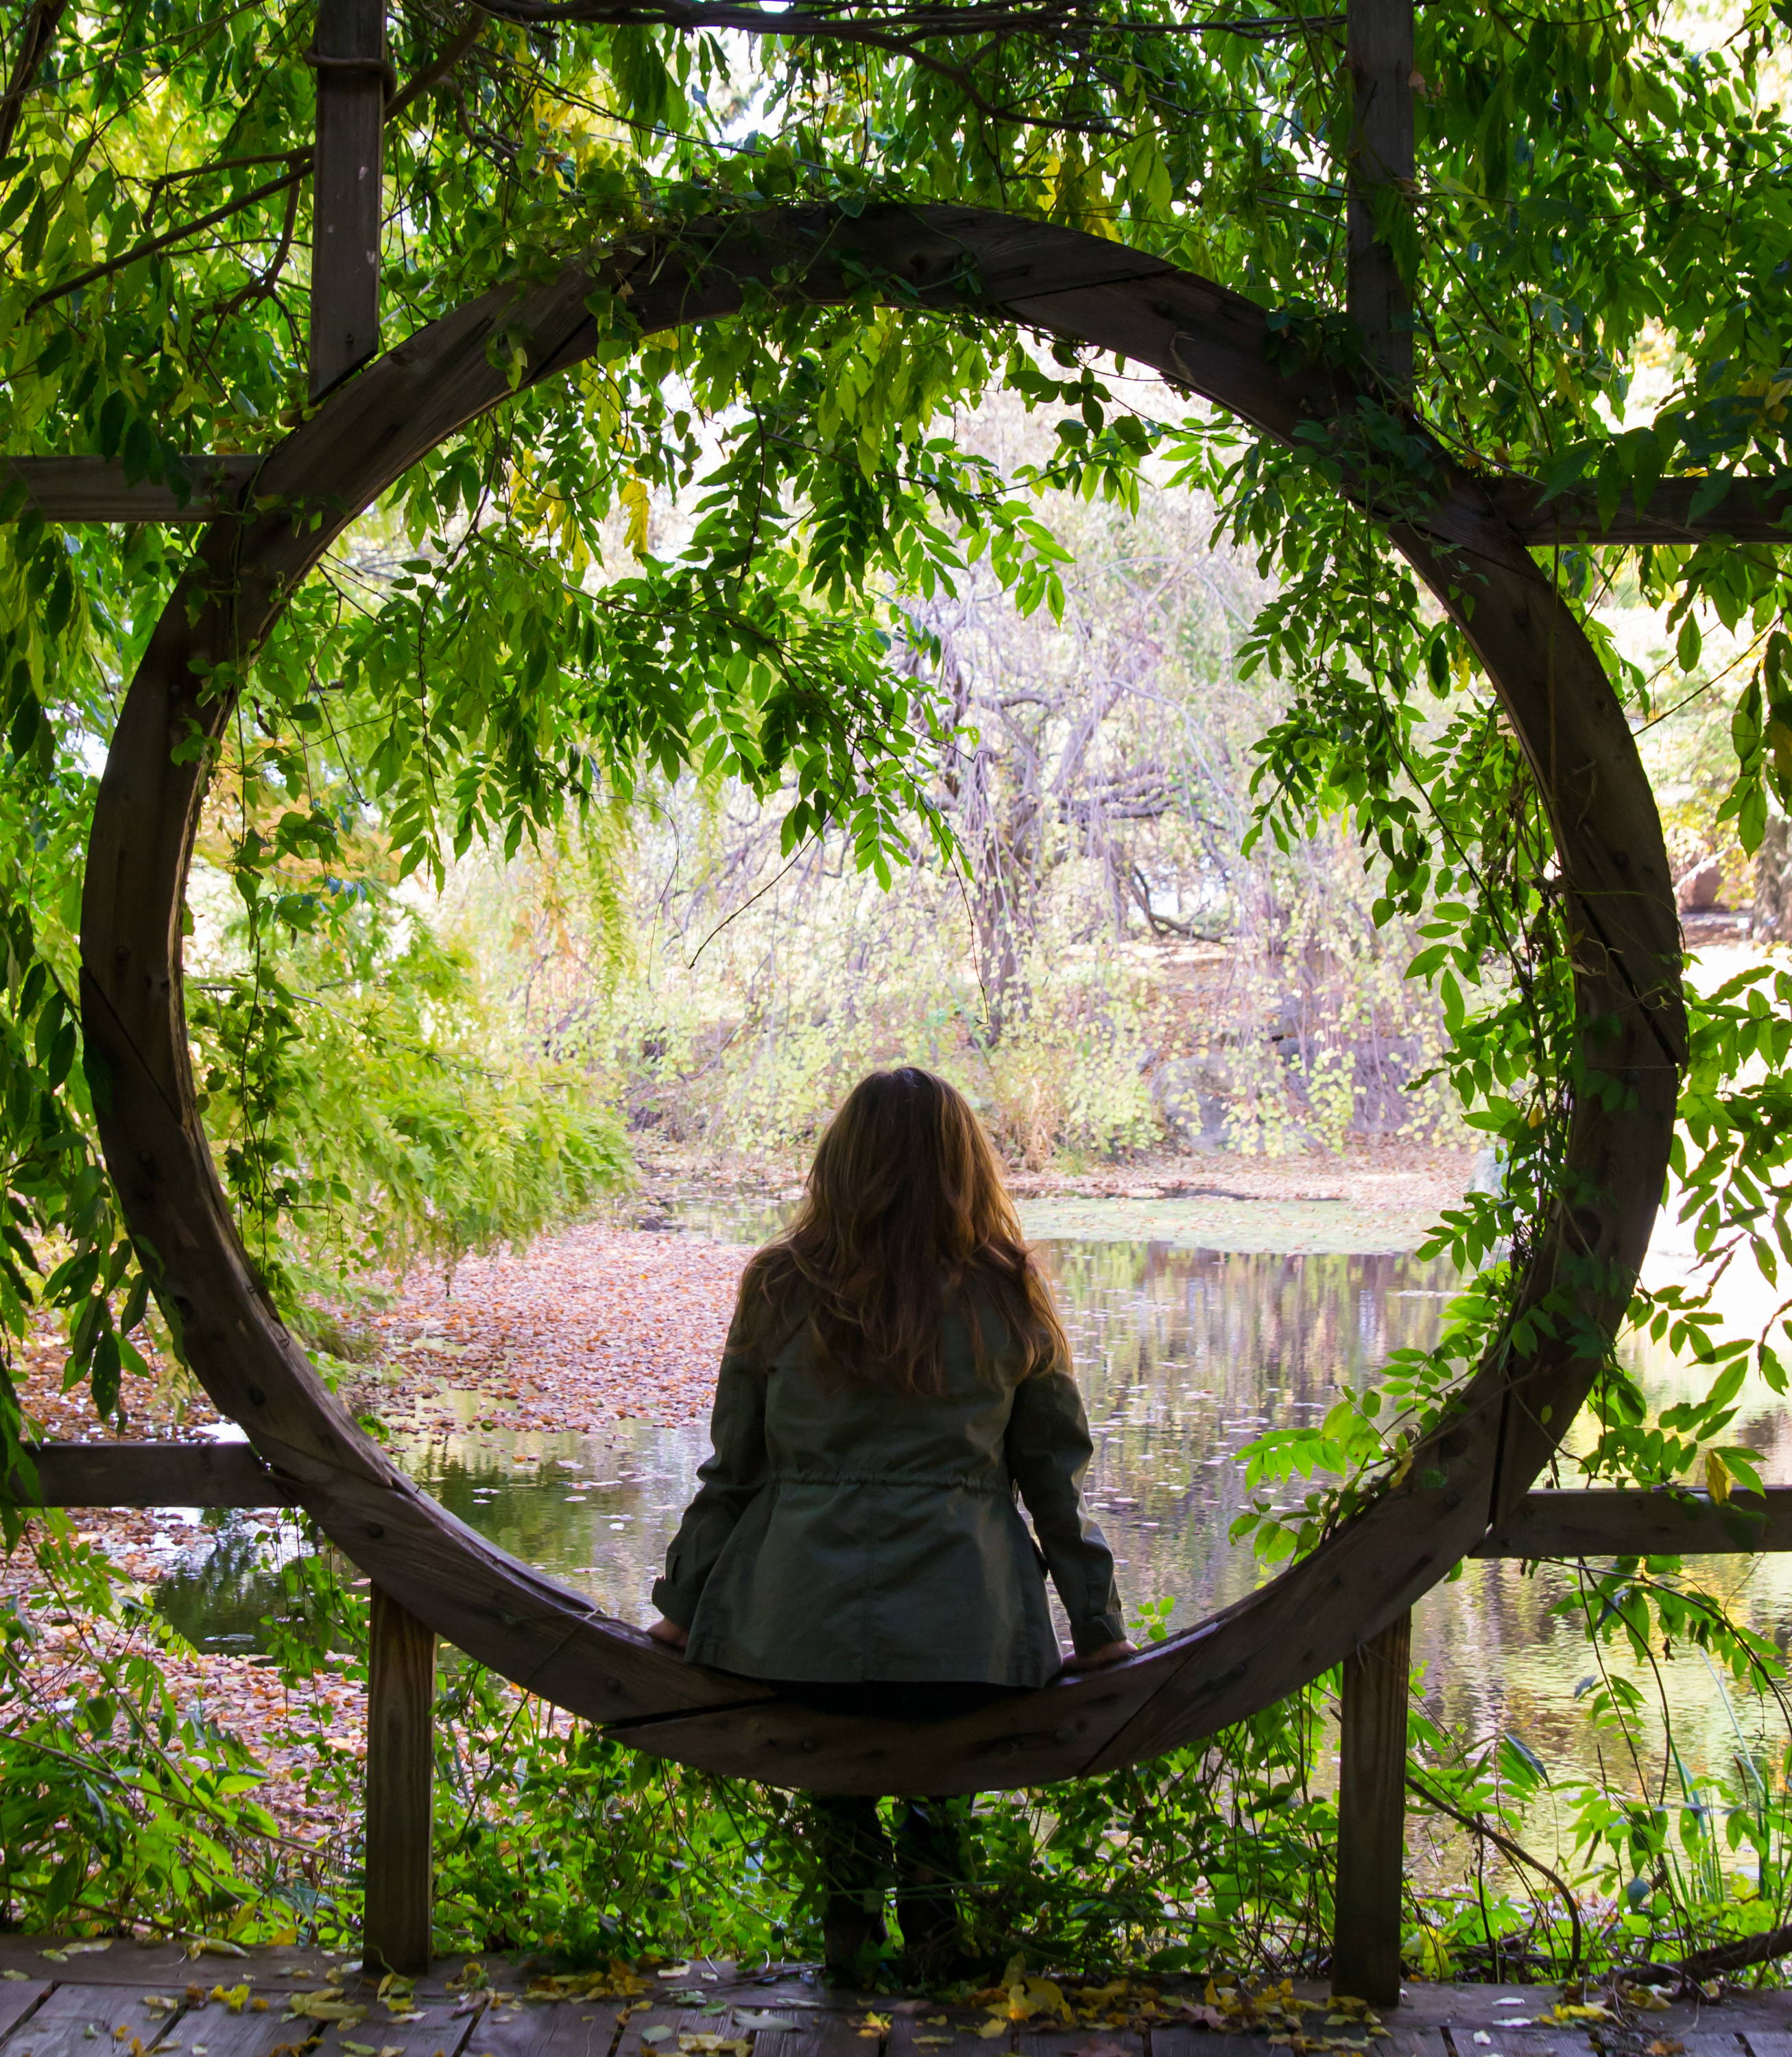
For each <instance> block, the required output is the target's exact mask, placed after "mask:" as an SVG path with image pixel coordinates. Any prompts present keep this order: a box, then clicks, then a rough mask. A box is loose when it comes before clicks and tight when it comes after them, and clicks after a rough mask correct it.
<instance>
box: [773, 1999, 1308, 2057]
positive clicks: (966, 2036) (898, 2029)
mask: <svg viewBox="0 0 1792 2057" xmlns="http://www.w3.org/2000/svg"><path fill="white" fill-rule="evenodd" d="M988 2019H989V2015H988V2013H987V2012H986V2011H983V2010H981V2009H979V2010H977V2011H976V2012H974V2013H973V2012H971V2011H968V2010H967V2009H965V2008H964V2007H935V2006H934V2005H932V2004H931V2003H930V2004H928V2005H926V2006H924V2007H917V2008H916V2009H915V2011H914V2012H913V2013H902V2014H898V2015H893V2016H892V2017H891V2019H890V2033H889V2034H888V2035H886V2037H885V2038H884V2045H883V2057H983V2054H984V2052H985V2051H995V2052H996V2053H997V2057H1000V2053H1001V2051H1005V2049H1006V2048H1007V2047H1008V2044H1007V2043H1006V2042H1005V2041H1003V2040H1002V2039H1000V2038H997V2037H995V2036H992V2037H991V2038H990V2039H989V2042H987V2043H985V2042H983V2041H982V2040H981V2038H980V2037H979V2036H978V2035H977V2031H978V2030H979V2029H980V2028H981V2027H982V2026H983V2024H984V2023H985V2022H986V2021H987V2020H988ZM924 2035H926V2036H938V2035H944V2036H948V2037H950V2041H949V2042H946V2043H932V2042H929V2043H923V2042H922V2040H921V2038H922V2036H924ZM1096 2039H1097V2036H1096V2031H1094V2030H1093V2029H1085V2030H1084V2033H1083V2041H1084V2043H1092V2042H1094V2041H1096ZM859 2048H860V2049H861V2050H862V2051H866V2053H869V2051H870V2045H869V2043H861V2044H860V2045H859ZM1127 2048H1128V2051H1131V2049H1132V2044H1131V2043H1128V2045H1127ZM766 2049H767V2044H766V2039H765V2038H764V2036H763V2035H760V2036H759V2037H757V2038H755V2041H754V2044H753V2057H765V2052H766ZM1265 2057H1267V2052H1266V2053H1265Z"/></svg>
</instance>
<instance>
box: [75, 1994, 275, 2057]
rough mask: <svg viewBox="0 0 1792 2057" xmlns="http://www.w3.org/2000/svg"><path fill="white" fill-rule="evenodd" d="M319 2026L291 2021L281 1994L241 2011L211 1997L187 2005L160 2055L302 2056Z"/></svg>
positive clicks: (161, 2048)
mask: <svg viewBox="0 0 1792 2057" xmlns="http://www.w3.org/2000/svg"><path fill="white" fill-rule="evenodd" d="M233 1983H234V1982H233ZM315 2026H316V2024H315V2023H313V2022H305V2021H288V2020H287V2019H286V2009H285V2007H284V2006H283V2003H282V2002H281V2000H280V1996H277V1995H276V1996H274V1997H273V1998H272V2000H269V2002H268V2005H267V2007H265V2008H264V2009H262V2010H260V2011H257V2010H256V2008H255V2007H253V2006H249V2007H244V2010H243V2011H242V2012H241V2013H240V2014H232V2012H231V2011H230V2010H229V2008H228V2007H225V2006H224V2004H223V2003H221V2002H220V2001H217V2000H208V2001H206V2002H205V2003H204V2004H203V2005H201V2006H197V2007H188V2009H187V2011H186V2012H185V2013H184V2014H183V2015H181V2017H180V2020H179V2021H178V2022H177V2023H176V2024H175V2026H174V2027H173V2028H172V2030H170V2031H169V2032H168V2035H166V2036H165V2038H164V2039H163V2040H162V2042H161V2043H160V2044H159V2045H158V2046H157V2057H280V2052H282V2051H285V2052H288V2053H290V2057H299V2045H300V2044H302V2043H303V2042H304V2040H305V2039H306V2037H307V2035H308V2034H309V2032H310V2031H311V2029H312V2028H313V2027H315ZM113 2057H117V2052H116V2051H114V2052H113Z"/></svg>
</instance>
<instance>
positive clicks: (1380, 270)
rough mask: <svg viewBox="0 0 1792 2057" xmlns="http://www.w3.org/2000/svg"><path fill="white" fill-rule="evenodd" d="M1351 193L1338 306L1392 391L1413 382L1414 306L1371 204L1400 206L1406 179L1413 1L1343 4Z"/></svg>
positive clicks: (1410, 176)
mask: <svg viewBox="0 0 1792 2057" xmlns="http://www.w3.org/2000/svg"><path fill="white" fill-rule="evenodd" d="M1344 71H1345V76H1346V79H1347V80H1348V81H1349V84H1350V152H1349V158H1348V176H1349V184H1350V191H1349V196H1348V199H1347V200H1346V264H1345V279H1346V283H1345V305H1346V307H1347V308H1348V310H1349V312H1350V319H1352V320H1353V321H1354V323H1356V325H1357V327H1358V331H1359V332H1360V333H1361V335H1362V339H1363V349H1364V352H1365V354H1366V356H1367V358H1368V359H1369V362H1370V365H1371V366H1372V367H1374V369H1375V370H1376V371H1378V372H1379V373H1380V375H1381V376H1382V379H1384V380H1385V381H1386V383H1387V384H1388V386H1390V387H1391V388H1392V389H1393V390H1394V391H1395V392H1396V393H1398V394H1405V393H1406V392H1407V391H1408V390H1409V389H1410V387H1411V386H1412V382H1413V301H1412V295H1411V293H1410V292H1409V291H1408V289H1407V283H1406V281H1405V279H1404V278H1403V277H1402V276H1401V270H1400V262H1399V259H1398V256H1397V255H1396V254H1395V252H1394V246H1393V244H1390V242H1388V241H1387V240H1386V238H1385V237H1384V236H1382V235H1381V234H1380V233H1379V232H1378V228H1377V225H1376V220H1375V216H1376V213H1377V210H1378V206H1379V208H1381V209H1382V212H1386V209H1387V208H1388V207H1389V206H1390V205H1393V206H1395V207H1398V208H1405V206H1406V205H1407V204H1408V201H1407V192H1408V190H1409V188H1410V187H1411V184H1412V180H1413V0H1346V9H1345V17H1344Z"/></svg>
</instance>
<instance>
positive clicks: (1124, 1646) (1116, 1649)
mask: <svg viewBox="0 0 1792 2057" xmlns="http://www.w3.org/2000/svg"><path fill="white" fill-rule="evenodd" d="M1138 1654H1139V1646H1138V1644H1137V1643H1124V1642H1123V1643H1103V1644H1102V1646H1101V1647H1100V1649H1099V1650H1087V1651H1084V1653H1083V1654H1082V1655H1081V1656H1080V1657H1077V1656H1070V1657H1067V1658H1065V1659H1064V1670H1065V1671H1100V1668H1101V1667H1102V1666H1103V1665H1104V1664H1117V1663H1120V1659H1122V1658H1123V1657H1136V1656H1137V1655H1138Z"/></svg>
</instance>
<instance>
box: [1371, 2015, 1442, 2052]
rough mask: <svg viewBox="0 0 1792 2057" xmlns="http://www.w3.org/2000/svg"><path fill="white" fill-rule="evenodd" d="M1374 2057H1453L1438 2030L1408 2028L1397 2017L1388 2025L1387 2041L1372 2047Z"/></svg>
mask: <svg viewBox="0 0 1792 2057" xmlns="http://www.w3.org/2000/svg"><path fill="white" fill-rule="evenodd" d="M1374 2051H1375V2057H1453V2052H1452V2051H1451V2049H1450V2047H1449V2043H1446V2042H1445V2039H1444V2033H1443V2031H1442V2030H1441V2029H1440V2028H1409V2027H1406V2026H1405V2023H1402V2022H1401V2021H1400V2020H1399V2019H1398V2017H1397V2018H1396V2019H1394V2020H1393V2021H1391V2022H1390V2023H1389V2024H1388V2039H1387V2040H1386V2042H1385V2043H1383V2042H1382V2041H1380V2040H1377V2042H1376V2043H1374Z"/></svg>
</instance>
